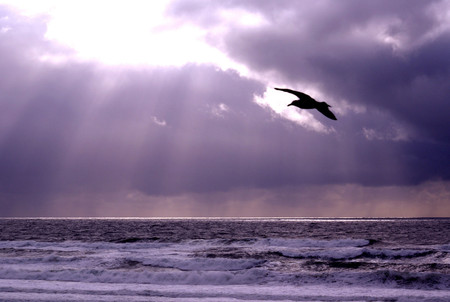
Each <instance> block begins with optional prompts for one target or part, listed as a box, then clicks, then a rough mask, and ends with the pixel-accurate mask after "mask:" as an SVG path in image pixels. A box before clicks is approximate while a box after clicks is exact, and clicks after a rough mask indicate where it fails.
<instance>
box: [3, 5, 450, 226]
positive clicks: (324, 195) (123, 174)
mask: <svg viewBox="0 0 450 302" xmlns="http://www.w3.org/2000/svg"><path fill="white" fill-rule="evenodd" d="M449 12H450V1H437V0H436V1H422V0H420V1H414V0H404V1H401V0H388V1H382V0H380V1H361V0H354V1H353V0H342V1H326V0H319V1H317V0H314V1H307V0H305V1H297V0H273V1H269V0H267V1H259V0H258V1H257V0H254V1H251V0H248V1H199V0H180V1H60V0H58V1H54V0H53V1H52V0H49V1H25V0H23V1H21V0H14V1H3V0H0V209H1V210H0V216H363V217H374V216H402V217H409V216H450V124H449V117H450V85H449V83H450V55H449V54H450V13H449ZM273 87H289V88H292V89H296V90H300V91H303V92H306V93H308V94H310V95H312V96H313V97H315V98H316V99H317V100H319V101H326V102H327V103H328V104H330V105H332V108H331V109H332V111H333V112H334V113H335V114H336V116H337V118H338V120H337V121H333V120H329V119H327V118H326V117H324V116H322V115H321V114H320V113H319V112H317V111H307V110H300V109H298V108H294V107H287V106H286V105H287V104H289V103H290V102H291V101H292V100H293V99H295V97H294V96H291V95H289V94H287V93H284V92H280V91H276V90H274V89H273Z"/></svg>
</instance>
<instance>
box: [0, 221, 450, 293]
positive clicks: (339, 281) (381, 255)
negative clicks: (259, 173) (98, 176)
mask: <svg viewBox="0 0 450 302" xmlns="http://www.w3.org/2000/svg"><path fill="white" fill-rule="evenodd" d="M0 301H128V302H132V301H450V219H445V218H442V219H425V218H422V219H290V218H289V219H285V218H259V219H250V218H247V219H240V218H239V219H45V218H42V219H0Z"/></svg>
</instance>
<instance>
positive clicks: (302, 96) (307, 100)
mask: <svg viewBox="0 0 450 302" xmlns="http://www.w3.org/2000/svg"><path fill="white" fill-rule="evenodd" d="M275 89H276V90H280V91H284V92H288V93H292V94H293V95H295V96H297V97H298V100H295V101H293V102H292V103H290V104H289V105H288V106H291V105H294V106H297V107H298V108H301V109H317V111H319V112H320V113H322V114H323V115H325V116H326V117H327V118H329V119H332V120H337V118H336V116H334V114H333V112H331V111H330V109H328V107H331V106H330V105H328V104H327V103H325V102H318V101H316V100H315V99H313V98H312V97H310V96H309V95H307V94H306V93H303V92H300V91H295V90H292V89H287V88H275Z"/></svg>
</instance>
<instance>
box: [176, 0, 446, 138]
mask: <svg viewBox="0 0 450 302" xmlns="http://www.w3.org/2000/svg"><path fill="white" fill-rule="evenodd" d="M200 2H202V1H179V3H178V4H174V5H173V7H172V12H173V14H179V15H181V16H183V18H185V20H187V21H190V22H200V24H203V23H205V22H206V21H208V22H209V24H208V25H209V26H212V25H214V23H213V22H214V21H215V22H220V21H221V20H220V17H219V16H220V15H219V13H218V12H220V11H221V10H223V9H229V8H230V7H233V6H234V7H239V8H242V9H245V10H248V11H249V12H252V13H259V14H261V15H263V16H264V17H265V18H266V20H268V24H267V25H266V26H262V27H258V28H256V29H255V28H233V29H232V30H230V31H229V32H228V34H227V35H225V37H224V38H223V39H220V41H217V40H218V39H215V38H212V39H211V41H213V42H212V43H215V44H216V45H217V46H219V47H222V49H223V50H224V51H226V52H227V53H228V54H229V55H230V56H231V57H233V58H235V59H237V60H238V61H240V62H243V63H244V64H246V65H247V66H251V68H252V69H254V70H258V71H259V72H265V71H273V70H276V71H278V72H279V73H280V74H281V75H282V76H283V77H284V78H285V81H288V82H290V83H296V82H301V83H314V84H318V85H320V87H321V89H322V90H324V91H325V92H326V93H327V94H328V95H332V96H336V97H337V98H341V99H346V100H348V101H349V102H351V103H360V104H364V105H366V106H369V108H377V109H381V110H385V111H387V112H389V113H391V114H392V115H393V116H394V118H395V119H398V120H399V121H401V122H403V123H406V124H408V125H410V126H412V127H413V128H414V129H415V131H419V132H420V133H422V134H423V135H426V136H429V137H430V138H433V139H439V140H441V139H443V140H446V141H447V142H448V141H449V139H450V130H449V129H448V127H446V123H447V115H448V110H443V108H445V107H446V104H447V99H448V95H450V86H449V85H448V80H449V78H450V57H449V56H448V55H446V54H448V53H450V32H449V31H448V28H447V29H446V31H445V30H443V32H442V33H435V34H432V33H433V31H434V32H439V30H442V27H445V25H444V24H442V23H443V22H445V20H444V21H443V20H441V19H440V17H441V16H439V13H440V11H442V10H445V9H448V5H447V7H445V6H443V5H444V4H445V2H444V1H339V2H336V1H264V3H261V1H236V2H233V1H231V2H226V3H225V4H219V3H216V5H212V4H211V3H210V4H209V5H201V3H200ZM202 3H203V2H202ZM447 4H448V2H447ZM439 5H441V6H442V7H441V8H440V9H439ZM213 16H216V19H214V18H213ZM377 35H379V37H377ZM382 36H384V37H386V36H389V37H390V38H391V39H397V40H398V41H399V43H400V44H402V45H399V46H398V47H399V49H393V45H392V44H388V43H381V41H380V39H382ZM402 47H403V48H405V50H402V49H401V48H402Z"/></svg>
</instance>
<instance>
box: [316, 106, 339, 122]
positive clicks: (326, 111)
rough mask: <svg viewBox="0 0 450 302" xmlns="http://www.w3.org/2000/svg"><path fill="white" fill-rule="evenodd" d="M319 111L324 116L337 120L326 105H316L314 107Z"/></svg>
mask: <svg viewBox="0 0 450 302" xmlns="http://www.w3.org/2000/svg"><path fill="white" fill-rule="evenodd" d="M316 109H317V110H318V111H319V112H320V113H322V114H323V115H325V116H326V117H328V118H330V119H332V120H335V121H337V118H336V116H335V115H334V114H333V112H331V111H330V109H328V107H317V108H316Z"/></svg>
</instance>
